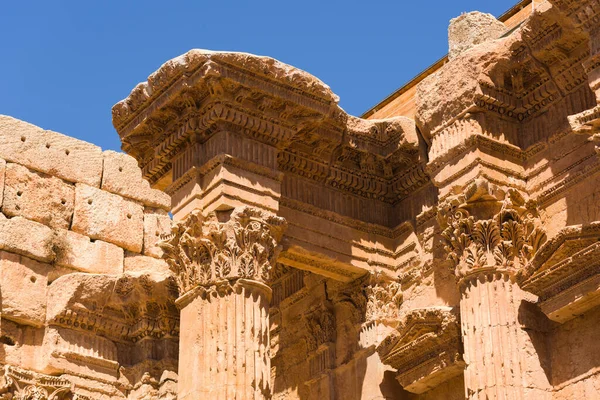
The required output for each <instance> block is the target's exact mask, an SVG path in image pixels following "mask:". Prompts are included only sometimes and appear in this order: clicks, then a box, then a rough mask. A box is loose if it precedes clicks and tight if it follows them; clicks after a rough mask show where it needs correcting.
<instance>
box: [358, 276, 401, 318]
mask: <svg viewBox="0 0 600 400" xmlns="http://www.w3.org/2000/svg"><path fill="white" fill-rule="evenodd" d="M366 294H367V307H366V321H367V322H370V321H377V322H382V323H384V324H388V325H392V326H395V325H396V324H397V323H398V312H399V309H400V306H401V305H402V300H403V298H404V297H403V294H402V290H401V285H400V281H399V280H397V279H396V280H394V279H390V278H388V277H386V276H384V274H383V273H381V272H375V273H373V274H372V275H371V277H370V282H369V283H368V285H367V286H366Z"/></svg>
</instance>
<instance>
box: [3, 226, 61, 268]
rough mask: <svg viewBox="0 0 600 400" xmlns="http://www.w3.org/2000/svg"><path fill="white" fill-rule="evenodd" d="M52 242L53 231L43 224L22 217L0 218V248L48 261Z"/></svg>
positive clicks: (52, 251) (51, 253)
mask: <svg viewBox="0 0 600 400" xmlns="http://www.w3.org/2000/svg"><path fill="white" fill-rule="evenodd" d="M53 244H54V233H53V232H52V230H51V229H50V228H48V227H47V226H45V225H42V224H40V223H38V222H33V221H29V220H27V219H25V218H23V217H14V218H10V219H8V218H0V250H6V251H10V252H12V253H17V254H21V255H24V256H27V257H31V258H33V259H36V260H38V261H43V262H50V261H52V260H53V259H54V250H53Z"/></svg>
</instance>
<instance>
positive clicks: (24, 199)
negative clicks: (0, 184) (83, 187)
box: [2, 163, 75, 229]
mask: <svg viewBox="0 0 600 400" xmlns="http://www.w3.org/2000/svg"><path fill="white" fill-rule="evenodd" d="M74 203H75V187H74V186H73V185H71V184H68V183H66V182H64V181H63V180H62V179H59V178H56V177H53V176H49V175H46V174H43V173H40V172H34V171H30V170H29V169H28V168H26V167H23V166H22V165H19V164H13V163H8V164H7V166H6V183H5V188H4V203H3V206H2V212H3V213H4V214H5V215H8V216H18V215H20V216H22V217H25V218H27V219H30V220H33V221H37V222H40V223H42V224H44V225H48V226H49V227H51V228H63V229H69V226H70V225H71V218H72V217H73V208H74Z"/></svg>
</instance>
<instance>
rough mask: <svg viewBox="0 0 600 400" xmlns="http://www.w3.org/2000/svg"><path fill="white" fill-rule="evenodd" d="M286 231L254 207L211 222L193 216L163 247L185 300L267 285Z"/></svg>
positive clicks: (281, 221)
mask: <svg viewBox="0 0 600 400" xmlns="http://www.w3.org/2000/svg"><path fill="white" fill-rule="evenodd" d="M285 228H286V222H285V220H284V219H283V218H281V217H277V216H275V215H272V214H269V213H266V212H264V211H261V210H259V209H254V208H250V207H244V208H239V209H235V210H233V211H231V212H230V213H229V212H217V213H211V214H209V215H208V216H206V217H205V216H203V215H202V214H201V213H200V212H198V211H194V212H192V213H191V214H190V215H189V216H188V217H187V218H186V219H185V220H182V221H180V222H178V223H176V224H174V226H173V227H172V229H171V233H170V234H169V235H167V236H165V237H163V238H162V241H161V242H160V243H159V246H160V247H161V248H162V249H163V251H164V255H163V258H164V259H165V260H166V261H167V263H168V264H169V267H170V269H171V270H172V271H173V272H174V273H175V276H176V279H177V284H178V286H179V291H180V294H184V293H186V292H188V291H189V290H191V289H193V288H194V287H196V286H208V285H212V284H214V283H217V282H220V281H224V280H233V279H237V278H244V279H250V280H256V281H260V282H267V281H268V280H269V275H270V273H271V269H272V267H273V266H274V265H275V259H276V258H277V254H278V253H279V250H280V247H281V246H280V244H279V242H280V241H281V238H282V236H283V233H284V231H285Z"/></svg>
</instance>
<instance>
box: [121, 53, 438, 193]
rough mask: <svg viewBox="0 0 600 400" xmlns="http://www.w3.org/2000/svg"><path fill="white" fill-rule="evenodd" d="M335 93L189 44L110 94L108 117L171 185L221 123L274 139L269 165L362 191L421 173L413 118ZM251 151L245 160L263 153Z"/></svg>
mask: <svg viewBox="0 0 600 400" xmlns="http://www.w3.org/2000/svg"><path fill="white" fill-rule="evenodd" d="M337 102H338V98H337V97H336V96H335V95H334V94H333V93H332V92H331V90H330V89H329V87H327V86H326V85H324V84H323V83H322V82H321V81H319V80H318V79H317V78H315V77H313V76H311V75H310V74H308V73H306V72H303V71H300V70H298V69H296V68H293V67H290V66H287V65H285V64H282V63H280V62H278V61H276V60H273V59H270V58H267V57H258V56H252V55H249V54H242V53H219V52H210V51H205V50H192V51H190V52H188V53H186V54H184V55H183V56H181V57H178V58H176V59H174V60H171V61H169V62H167V63H165V64H164V65H163V66H162V67H161V68H160V69H159V70H158V71H157V72H155V73H154V74H152V75H151V76H150V77H149V78H148V82H145V83H142V84H140V85H138V86H137V87H136V88H135V89H134V90H133V91H132V92H131V94H130V96H129V97H128V98H127V99H125V100H123V101H121V102H119V103H118V104H116V105H115V106H114V107H113V124H114V125H115V128H116V129H117V131H118V132H119V135H120V136H121V139H122V141H123V149H124V150H125V151H126V152H127V153H129V154H131V155H133V156H134V157H135V158H136V159H137V160H138V162H139V164H140V166H141V167H142V170H143V174H144V177H145V178H146V179H147V180H148V181H150V182H151V184H157V183H158V182H161V185H165V186H167V185H171V187H170V188H169V190H170V191H171V192H173V190H174V188H180V187H181V186H182V185H183V184H184V183H185V182H188V181H189V179H190V175H189V174H186V172H187V170H189V169H190V168H192V167H196V168H200V167H202V165H201V164H202V163H204V161H205V160H203V159H202V155H203V154H205V152H204V151H202V150H200V147H202V148H203V149H204V147H203V146H208V147H210V146H212V145H210V146H209V145H207V144H206V143H208V140H209V139H210V138H211V137H212V136H213V135H215V134H217V133H220V132H230V133H232V135H234V136H235V138H233V137H232V138H230V139H228V140H229V141H233V142H235V141H240V140H242V138H243V137H246V138H251V139H253V140H256V141H257V142H260V143H262V144H266V145H267V146H271V147H274V148H276V149H277V150H278V153H279V154H278V155H277V159H278V165H277V166H276V167H273V166H269V167H270V168H272V169H273V171H271V172H270V173H271V174H273V173H275V172H278V171H275V169H278V170H279V171H283V172H285V173H287V174H295V175H298V176H302V177H305V178H307V179H310V180H314V181H316V182H319V183H325V184H327V185H329V186H331V187H334V188H337V189H339V190H340V191H342V192H349V193H352V194H355V195H357V196H361V197H363V198H367V199H378V200H380V201H383V202H386V203H391V204H394V203H396V202H397V201H399V200H401V199H403V198H406V197H407V196H408V195H409V194H410V193H412V192H413V191H415V190H417V189H418V188H419V187H421V186H423V185H424V184H426V183H427V182H428V177H427V175H426V173H425V172H424V165H423V163H424V159H423V157H422V156H423V154H422V153H424V151H423V149H420V148H419V137H418V135H417V130H416V126H415V124H414V121H412V120H411V119H409V118H405V117H395V118H389V119H385V120H362V119H360V118H356V117H352V116H350V115H348V114H347V113H346V112H344V111H343V110H342V109H341V108H340V107H339V106H338V105H337ZM194 146H200V147H197V148H195V149H194V150H193V151H191V152H190V151H189V150H190V148H192V147H194ZM234 147H236V146H234ZM237 147H239V146H237ZM213 150H215V149H213ZM230 150H231V149H225V148H219V149H217V150H215V151H217V153H220V154H229V151H230ZM257 152H258V153H259V155H260V154H261V150H260V149H258V150H257V151H255V153H254V155H253V158H252V160H251V161H252V162H256V163H257V164H261V162H263V161H265V162H266V160H257V159H256V153H257ZM191 153H194V154H191ZM217 155H218V154H212V156H213V157H214V156H217ZM231 155H233V154H231ZM233 156H234V157H236V155H233ZM261 157H262V156H261ZM259 158H260V157H259ZM267 158H269V160H270V157H267ZM182 160H188V161H185V162H182ZM182 164H185V165H182ZM188 164H190V165H188ZM192 164H193V165H192ZM247 167H249V165H248V164H246V165H244V166H243V167H242V168H247ZM169 171H173V173H172V174H171V175H169ZM178 180H180V181H178Z"/></svg>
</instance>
